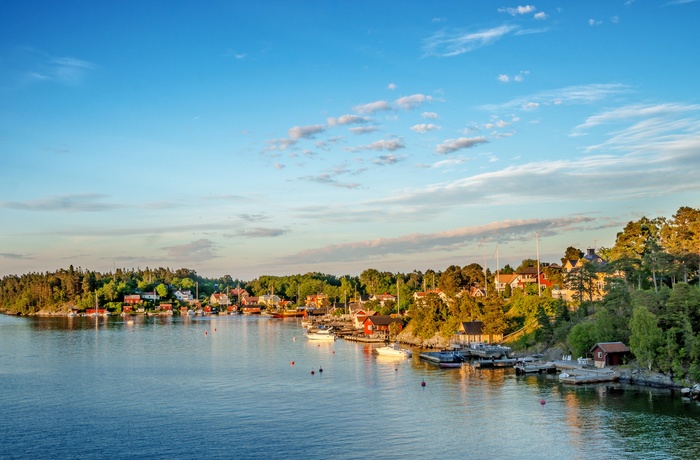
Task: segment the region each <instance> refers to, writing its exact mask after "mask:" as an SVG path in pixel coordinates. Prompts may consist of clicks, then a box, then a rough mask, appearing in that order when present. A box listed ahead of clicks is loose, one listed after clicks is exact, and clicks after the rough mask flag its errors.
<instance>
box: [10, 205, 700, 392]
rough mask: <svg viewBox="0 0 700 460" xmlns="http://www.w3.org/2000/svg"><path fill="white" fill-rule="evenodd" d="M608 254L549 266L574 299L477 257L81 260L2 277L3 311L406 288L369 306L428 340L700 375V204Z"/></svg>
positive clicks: (636, 227)
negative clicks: (498, 342) (103, 263)
mask: <svg viewBox="0 0 700 460" xmlns="http://www.w3.org/2000/svg"><path fill="white" fill-rule="evenodd" d="M597 253H598V254H600V255H601V256H603V258H604V259H606V260H607V263H605V264H601V265H595V264H584V265H583V268H581V269H579V270H578V271H577V272H572V273H568V274H567V273H563V272H562V271H561V270H554V269H552V268H551V267H553V266H554V264H551V265H550V266H547V267H546V268H543V270H544V271H546V272H547V274H548V279H549V280H552V281H553V282H555V283H556V284H559V285H560V287H562V288H566V289H569V290H571V291H573V292H574V294H575V295H574V296H573V299H574V300H573V301H572V302H571V303H569V304H566V303H564V302H563V301H561V300H558V299H556V298H552V294H551V290H549V289H547V290H544V291H543V292H538V289H537V286H536V284H535V285H530V286H529V287H526V288H525V289H515V290H513V291H512V292H511V290H510V289H506V290H501V292H499V293H498V294H497V295H496V292H497V290H496V286H495V284H494V278H495V276H494V275H495V274H494V273H492V272H491V271H490V270H488V269H487V270H484V268H483V267H482V266H481V265H479V264H478V263H471V264H469V265H466V266H463V267H460V266H457V265H452V266H450V267H447V268H446V269H445V270H444V271H434V270H427V271H426V272H425V273H423V272H420V271H413V272H410V273H390V272H381V271H378V270H375V269H367V270H365V271H363V272H362V273H361V274H360V275H359V276H347V275H346V276H341V277H338V276H334V275H328V274H322V273H306V274H303V275H302V274H297V275H289V276H261V277H260V278H257V279H254V280H252V281H242V280H238V279H233V278H232V277H231V276H229V275H226V276H223V277H221V278H218V279H212V278H205V277H201V276H199V275H197V273H196V272H195V271H194V270H190V269H186V268H181V269H177V270H171V269H169V268H157V269H149V268H146V269H144V270H141V269H139V270H133V269H132V270H125V269H117V270H115V271H114V272H113V273H99V272H94V271H90V270H84V269H82V268H80V267H79V268H77V269H75V268H74V267H73V266H71V267H69V268H68V269H61V270H58V271H56V272H47V273H29V274H25V275H21V276H17V275H10V276H5V277H4V278H2V280H0V310H1V311H4V312H6V313H15V314H35V313H37V312H39V311H46V312H51V311H62V310H63V311H65V310H67V309H69V308H78V309H85V308H90V307H92V306H93V305H94V304H95V301H96V298H97V301H98V302H99V303H100V305H103V306H107V307H108V308H110V306H112V307H113V308H115V309H121V302H122V301H123V299H124V295H127V294H133V293H138V292H149V291H156V292H157V293H158V294H159V295H161V296H162V297H166V298H167V297H168V296H170V297H171V298H172V292H173V289H183V290H190V291H192V293H193V294H195V293H196V295H198V298H199V300H201V301H204V302H206V299H208V298H209V297H210V295H211V294H212V293H214V292H227V291H228V290H231V289H233V288H236V287H241V288H244V289H246V291H248V292H249V293H250V294H251V295H254V296H260V295H263V294H270V293H274V294H277V295H278V296H280V297H282V298H285V299H288V300H292V301H294V302H295V303H296V304H297V305H303V304H304V300H305V299H306V298H307V296H310V295H315V294H325V295H326V296H327V297H328V299H329V300H330V301H331V302H332V303H337V304H346V303H351V302H355V301H357V300H358V299H359V298H360V296H371V295H373V294H383V293H389V294H393V295H398V298H399V305H394V304H392V303H391V302H390V303H389V304H388V305H385V306H384V307H381V306H380V305H379V303H378V302H376V301H375V302H374V303H370V304H369V305H368V308H374V309H377V310H378V311H380V312H382V313H390V312H395V311H402V312H408V313H409V315H408V318H410V321H411V323H412V329H413V332H414V333H415V334H416V335H418V336H420V337H423V338H425V339H427V338H429V337H431V336H432V335H433V334H435V333H439V334H442V335H443V336H446V337H447V336H449V335H450V334H453V333H454V332H455V331H456V330H457V327H458V326H459V324H460V322H462V321H470V320H482V321H484V323H485V326H486V327H487V328H488V331H489V332H491V333H495V334H497V333H508V332H510V331H515V330H519V329H523V328H526V327H527V326H528V325H535V326H536V329H537V330H536V331H534V332H532V333H530V334H525V335H523V336H522V338H521V339H520V340H519V343H518V344H516V345H519V346H523V347H533V346H535V345H536V344H540V346H545V345H555V344H556V345H559V346H563V347H565V348H567V349H568V351H570V352H572V353H573V354H575V355H586V353H587V352H588V350H589V349H590V347H591V346H592V345H593V344H595V342H602V341H617V340H620V341H623V342H625V343H628V344H629V346H630V348H631V349H632V351H633V352H634V353H635V355H636V357H637V358H638V360H639V362H640V363H643V365H644V366H646V367H650V368H653V369H659V370H662V371H664V372H669V373H672V374H673V375H674V376H676V377H677V378H682V377H691V378H693V379H695V380H696V381H697V380H700V290H699V289H698V288H699V286H698V266H699V262H700V210H698V209H695V208H690V207H681V208H679V210H678V211H677V212H676V214H674V215H673V216H672V217H671V218H664V217H661V218H654V219H648V218H646V217H642V218H641V219H639V220H637V221H631V222H629V223H628V224H627V225H626V226H625V227H624V228H623V229H622V230H621V231H620V232H618V233H617V236H616V240H615V245H614V246H613V247H612V248H597ZM583 255H584V252H583V251H581V250H580V249H578V248H574V247H568V248H566V250H565V251H564V252H563V257H562V259H561V261H562V265H564V263H565V262H566V261H567V260H575V259H580V258H582V257H583ZM536 263H537V261H536V260H533V259H526V260H523V262H522V264H521V265H520V266H519V267H518V268H516V269H513V268H511V267H509V266H506V267H503V268H502V269H501V270H500V273H512V272H519V271H520V270H521V269H523V268H526V267H531V266H533V265H534V264H536ZM601 279H602V280H605V283H604V284H605V289H604V295H601V296H598V297H594V296H593V295H588V296H587V295H586V292H587V291H589V290H590V288H589V287H587V286H586V283H587V281H586V280H588V284H592V283H596V282H598V281H599V280H601ZM470 288H481V289H484V291H485V292H487V293H488V296H487V297H485V298H484V297H481V298H477V297H474V296H471V295H466V294H465V293H467V292H469V291H470ZM436 289H437V290H439V291H440V295H437V293H434V294H431V295H428V296H424V297H423V301H421V302H414V296H413V294H414V293H415V292H417V291H426V290H427V291H435V290H436ZM540 295H541V296H540ZM598 299H600V300H598ZM233 300H234V301H235V297H234V298H233Z"/></svg>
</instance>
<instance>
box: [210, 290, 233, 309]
mask: <svg viewBox="0 0 700 460" xmlns="http://www.w3.org/2000/svg"><path fill="white" fill-rule="evenodd" d="M209 303H210V304H211V305H220V306H222V307H227V306H229V305H231V301H230V300H229V298H228V295H226V294H224V293H220V294H219V293H214V294H212V295H211V297H209Z"/></svg>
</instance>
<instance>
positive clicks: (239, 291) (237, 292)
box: [229, 287, 250, 298]
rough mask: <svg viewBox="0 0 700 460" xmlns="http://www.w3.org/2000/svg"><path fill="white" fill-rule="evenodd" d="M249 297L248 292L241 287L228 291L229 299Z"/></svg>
mask: <svg viewBox="0 0 700 460" xmlns="http://www.w3.org/2000/svg"><path fill="white" fill-rule="evenodd" d="M249 295H250V294H249V293H248V291H246V290H245V289H243V288H242V287H237V288H233V289H231V290H230V291H229V296H231V297H236V298H239V297H240V298H242V297H248V296H249Z"/></svg>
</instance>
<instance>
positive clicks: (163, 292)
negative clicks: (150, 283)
mask: <svg viewBox="0 0 700 460" xmlns="http://www.w3.org/2000/svg"><path fill="white" fill-rule="evenodd" d="M156 294H158V296H159V297H160V298H161V299H164V298H166V297H167V296H168V286H166V285H165V284H163V283H161V284H159V285H158V286H156Z"/></svg>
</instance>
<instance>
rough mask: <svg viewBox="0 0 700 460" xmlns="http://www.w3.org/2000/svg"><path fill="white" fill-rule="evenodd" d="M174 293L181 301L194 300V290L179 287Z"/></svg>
mask: <svg viewBox="0 0 700 460" xmlns="http://www.w3.org/2000/svg"><path fill="white" fill-rule="evenodd" d="M173 295H174V296H175V299H177V300H179V301H180V302H189V301H190V300H194V296H193V295H192V291H183V290H181V289H178V290H177V291H175V292H174V293H173Z"/></svg>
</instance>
